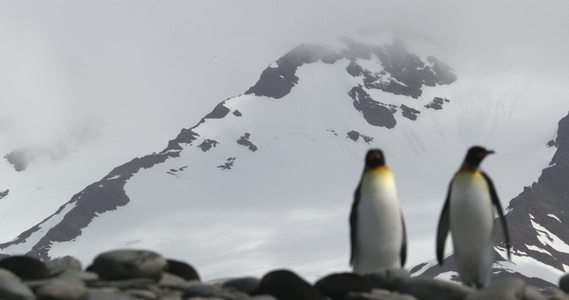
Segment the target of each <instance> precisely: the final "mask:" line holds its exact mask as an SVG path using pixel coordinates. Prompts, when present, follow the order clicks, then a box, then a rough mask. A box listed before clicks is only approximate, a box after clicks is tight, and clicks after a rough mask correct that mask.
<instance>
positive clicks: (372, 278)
mask: <svg viewBox="0 0 569 300" xmlns="http://www.w3.org/2000/svg"><path fill="white" fill-rule="evenodd" d="M363 277H364V278H365V279H366V280H367V282H368V283H369V285H370V286H371V287H372V288H374V289H386V290H390V291H397V290H399V285H400V284H401V282H403V281H404V280H406V279H409V278H411V274H410V273H409V271H407V270H405V269H402V268H389V269H385V270H382V271H379V272H375V273H370V274H365V275H363Z"/></svg>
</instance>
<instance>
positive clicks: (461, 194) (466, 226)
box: [436, 146, 511, 288]
mask: <svg viewBox="0 0 569 300" xmlns="http://www.w3.org/2000/svg"><path fill="white" fill-rule="evenodd" d="M492 153H494V151H491V150H486V149H484V148H483V147H480V146H474V147H471V148H470V149H469V150H468V152H467V153H466V158H465V159H464V162H463V163H462V166H461V167H460V169H459V170H458V172H456V174H455V175H454V177H453V179H452V180H451V182H450V185H449V189H448V193H447V197H446V201H445V204H444V206H443V210H442V212H441V216H440V219H439V226H438V230H437V241H436V243H437V259H438V262H439V265H442V263H443V258H444V257H443V256H444V249H445V240H446V237H447V234H448V232H449V230H450V232H451V236H452V241H453V246H454V256H455V262H456V267H457V271H458V274H459V275H460V277H461V279H462V283H463V284H465V285H467V286H472V287H476V288H481V287H484V286H485V285H486V284H487V283H488V281H489V279H490V275H491V273H492V263H493V262H494V257H493V256H494V252H493V245H494V243H493V231H494V210H493V207H495V208H496V211H497V213H498V216H499V217H500V222H501V225H502V229H503V230H504V238H505V243H506V249H507V254H508V259H510V247H511V246H510V237H509V234H508V227H507V224H506V219H505V218H504V212H503V211H502V206H501V205H500V200H499V199H498V194H497V193H496V189H495V188H494V183H492V180H491V179H490V177H488V175H486V173H484V172H482V171H481V170H480V163H481V162H482V160H483V159H484V157H486V156H487V155H488V154H492Z"/></svg>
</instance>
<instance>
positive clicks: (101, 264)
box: [90, 250, 168, 282]
mask: <svg viewBox="0 0 569 300" xmlns="http://www.w3.org/2000/svg"><path fill="white" fill-rule="evenodd" d="M167 266H168V263H167V262H166V259H164V258H163V257H162V256H160V255H158V254H156V253H154V252H152V251H145V250H115V251H109V252H105V253H102V254H100V255H99V256H97V257H96V258H95V260H94V261H93V264H92V265H91V267H90V270H92V271H94V272H95V273H97V274H98V275H99V277H100V278H102V279H105V280H117V279H134V278H150V279H152V280H154V281H156V282H157V281H159V280H160V278H162V274H163V273H164V270H165V269H166V268H167Z"/></svg>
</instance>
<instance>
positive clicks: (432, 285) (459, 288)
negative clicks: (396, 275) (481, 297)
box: [399, 277, 473, 300]
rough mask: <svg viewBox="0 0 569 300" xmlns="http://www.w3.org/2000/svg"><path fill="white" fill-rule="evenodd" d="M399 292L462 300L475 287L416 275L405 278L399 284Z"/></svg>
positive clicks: (427, 299)
mask: <svg viewBox="0 0 569 300" xmlns="http://www.w3.org/2000/svg"><path fill="white" fill-rule="evenodd" d="M399 292H401V293H403V294H409V295H413V296H415V297H416V298H418V299H421V300H460V299H463V298H464V297H465V296H466V295H468V294H470V293H471V292H473V289H471V288H469V287H466V286H463V285H459V284H456V283H452V282H448V281H442V280H437V279H434V278H428V277H414V278H410V279H407V280H404V281H403V282H402V283H401V284H400V286H399Z"/></svg>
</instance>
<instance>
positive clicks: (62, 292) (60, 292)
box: [36, 279, 87, 300]
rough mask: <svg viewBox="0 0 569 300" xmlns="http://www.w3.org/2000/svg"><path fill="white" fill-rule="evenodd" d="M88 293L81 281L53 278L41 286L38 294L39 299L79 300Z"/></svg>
mask: <svg viewBox="0 0 569 300" xmlns="http://www.w3.org/2000/svg"><path fill="white" fill-rule="evenodd" d="M86 294H87V288H85V285H84V284H83V283H82V282H81V281H76V280H61V279H59V280H52V281H50V282H49V283H47V284H45V285H43V286H42V287H40V288H39V289H38V290H37V292H36V296H37V299H38V300H52V299H57V300H79V299H83V297H84V296H85V295H86Z"/></svg>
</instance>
